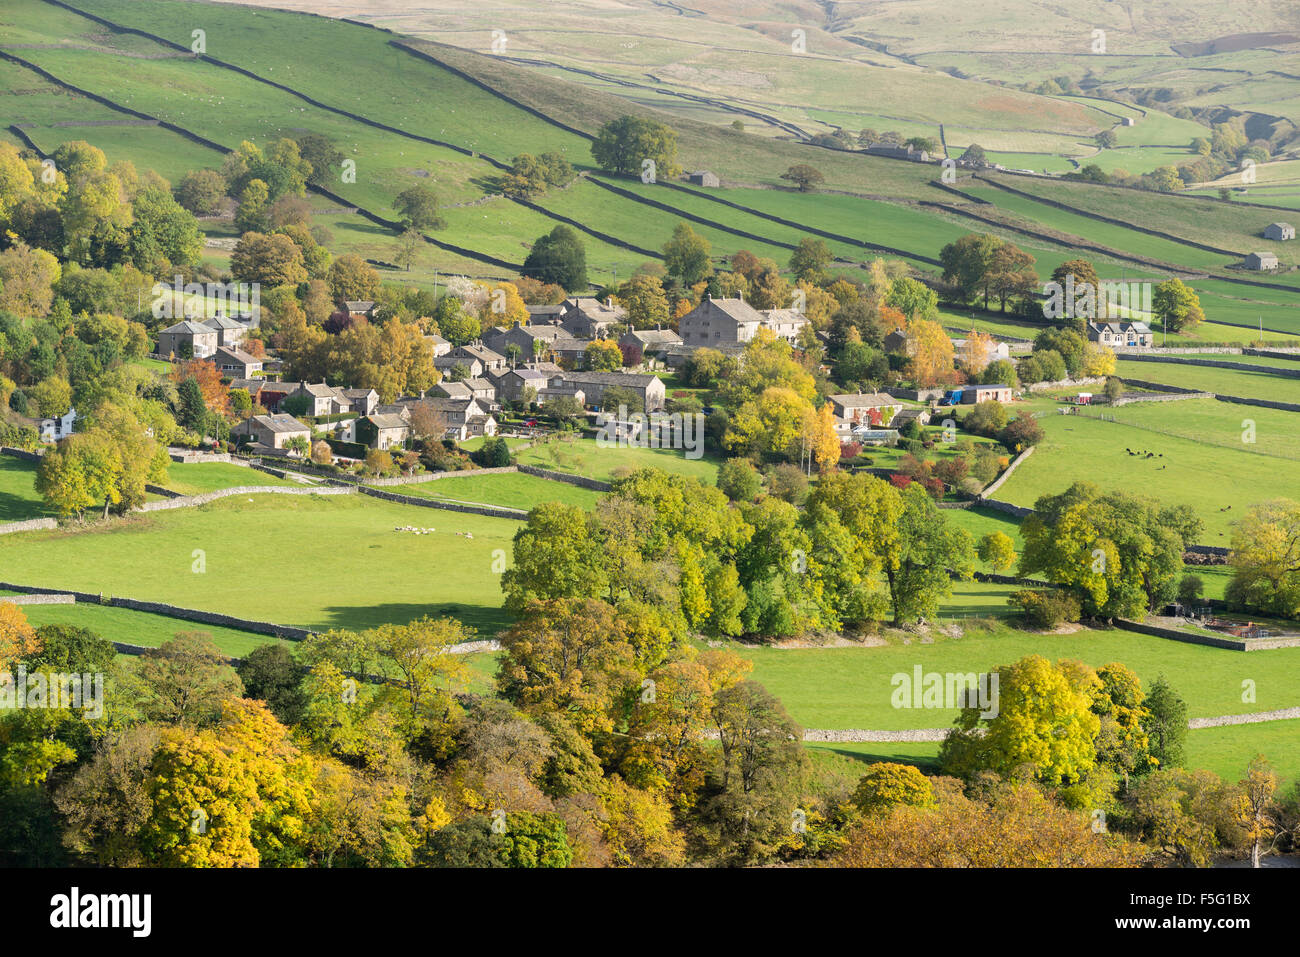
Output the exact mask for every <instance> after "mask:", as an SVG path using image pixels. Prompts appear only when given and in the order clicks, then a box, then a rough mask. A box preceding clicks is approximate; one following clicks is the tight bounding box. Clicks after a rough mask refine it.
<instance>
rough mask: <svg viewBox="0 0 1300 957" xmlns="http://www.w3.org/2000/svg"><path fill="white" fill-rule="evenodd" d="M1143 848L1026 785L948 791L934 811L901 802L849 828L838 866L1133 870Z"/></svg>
mask: <svg viewBox="0 0 1300 957" xmlns="http://www.w3.org/2000/svg"><path fill="white" fill-rule="evenodd" d="M1144 857H1145V854H1144V850H1143V848H1142V846H1141V845H1140V844H1137V843H1136V842H1133V841H1130V840H1128V839H1126V838H1124V837H1121V836H1119V835H1116V834H1110V833H1107V834H1103V835H1098V834H1096V833H1094V832H1093V828H1092V827H1091V822H1090V821H1089V819H1088V816H1087V815H1086V814H1084V813H1082V812H1080V811H1076V810H1071V809H1068V808H1066V807H1063V806H1062V805H1061V804H1060V802H1059V801H1057V800H1056V799H1054V798H1052V797H1051V796H1049V795H1047V794H1044V793H1043V791H1042V790H1040V789H1039V788H1037V787H1035V786H1033V785H1032V784H1028V783H1024V782H1021V783H1008V784H1003V785H1001V786H999V787H997V788H996V789H995V790H994V791H993V793H992V794H991V795H989V796H988V797H986V798H971V797H967V796H965V795H963V794H961V793H960V792H953V791H951V789H949V791H948V792H946V793H944V794H943V796H942V798H941V799H940V800H939V801H937V802H936V804H935V806H934V807H913V806H911V805H908V804H899V805H897V806H895V807H894V808H892V809H891V810H889V811H888V812H887V813H884V814H873V815H870V816H868V817H866V818H865V819H863V821H862V822H861V823H860V824H858V825H856V826H855V827H853V828H852V829H850V830H849V831H848V832H847V834H846V835H845V844H844V848H843V850H842V851H840V852H839V853H838V854H836V855H835V856H834V857H833V858H832V860H831V865H832V866H837V867H854V868H858V867H1136V866H1138V865H1139V864H1140V863H1141V862H1142V861H1143V859H1144Z"/></svg>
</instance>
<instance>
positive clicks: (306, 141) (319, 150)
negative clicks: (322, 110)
mask: <svg viewBox="0 0 1300 957" xmlns="http://www.w3.org/2000/svg"><path fill="white" fill-rule="evenodd" d="M297 142H298V153H299V155H300V156H301V157H302V159H304V160H305V161H306V162H307V163H308V164H309V165H310V166H311V173H309V174H308V176H307V182H309V183H312V184H313V185H316V186H324V185H325V184H326V183H328V182H329V181H330V179H331V178H332V173H333V170H334V167H336V166H339V165H341V164H342V162H343V160H344V159H345V157H344V155H343V151H342V150H340V149H339V148H338V147H337V146H335V145H334V141H333V140H331V139H330V138H329V137H327V136H323V135H321V134H320V133H304V134H303V135H301V136H299V137H298V138H297Z"/></svg>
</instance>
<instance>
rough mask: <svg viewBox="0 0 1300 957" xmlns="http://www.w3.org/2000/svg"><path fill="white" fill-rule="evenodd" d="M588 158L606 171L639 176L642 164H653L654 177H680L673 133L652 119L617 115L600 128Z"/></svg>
mask: <svg viewBox="0 0 1300 957" xmlns="http://www.w3.org/2000/svg"><path fill="white" fill-rule="evenodd" d="M591 155H592V157H593V158H594V159H595V160H596V163H597V164H598V165H599V166H600V167H601V168H602V169H606V170H610V171H612V172H615V173H620V174H624V175H626V174H632V173H635V174H640V173H641V172H642V170H643V169H644V167H643V165H642V164H643V163H644V162H645V161H646V160H650V161H652V162H653V163H654V164H655V175H656V177H672V176H679V175H681V171H682V170H681V166H679V165H678V162H677V133H676V132H675V131H674V130H672V129H671V128H669V127H667V126H665V125H664V124H662V123H658V122H656V121H654V120H651V119H647V118H645V117H640V116H621V117H619V118H618V119H616V120H610V121H609V122H608V123H606V124H605V125H604V126H602V127H601V128H600V130H599V132H598V133H597V134H596V138H595V140H593V141H592V144H591Z"/></svg>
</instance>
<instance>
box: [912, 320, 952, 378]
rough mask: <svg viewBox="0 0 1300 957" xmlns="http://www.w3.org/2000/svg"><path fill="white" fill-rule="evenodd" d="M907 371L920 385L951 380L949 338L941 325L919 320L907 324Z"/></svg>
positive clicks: (950, 343)
mask: <svg viewBox="0 0 1300 957" xmlns="http://www.w3.org/2000/svg"><path fill="white" fill-rule="evenodd" d="M907 349H908V370H909V374H910V375H911V377H912V380H913V381H914V382H915V383H916V384H917V386H918V387H919V388H929V387H930V386H934V385H938V384H939V383H943V382H951V381H952V373H953V348H952V340H951V339H949V338H948V334H947V333H946V332H944V331H943V326H941V325H939V323H937V322H932V321H930V320H928V319H918V320H915V321H913V322H912V323H911V324H909V325H908V327H907Z"/></svg>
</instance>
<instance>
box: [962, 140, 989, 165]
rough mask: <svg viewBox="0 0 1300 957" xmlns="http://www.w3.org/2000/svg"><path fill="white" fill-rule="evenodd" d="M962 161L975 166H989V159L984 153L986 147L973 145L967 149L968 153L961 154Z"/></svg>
mask: <svg viewBox="0 0 1300 957" xmlns="http://www.w3.org/2000/svg"><path fill="white" fill-rule="evenodd" d="M961 158H962V160H964V161H965V162H966V163H969V164H971V165H974V166H988V165H989V159H988V156H987V155H986V154H985V152H984V147H982V146H980V145H979V144H978V143H972V144H971V145H970V146H968V147H966V151H965V152H964V153H962V154H961Z"/></svg>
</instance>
